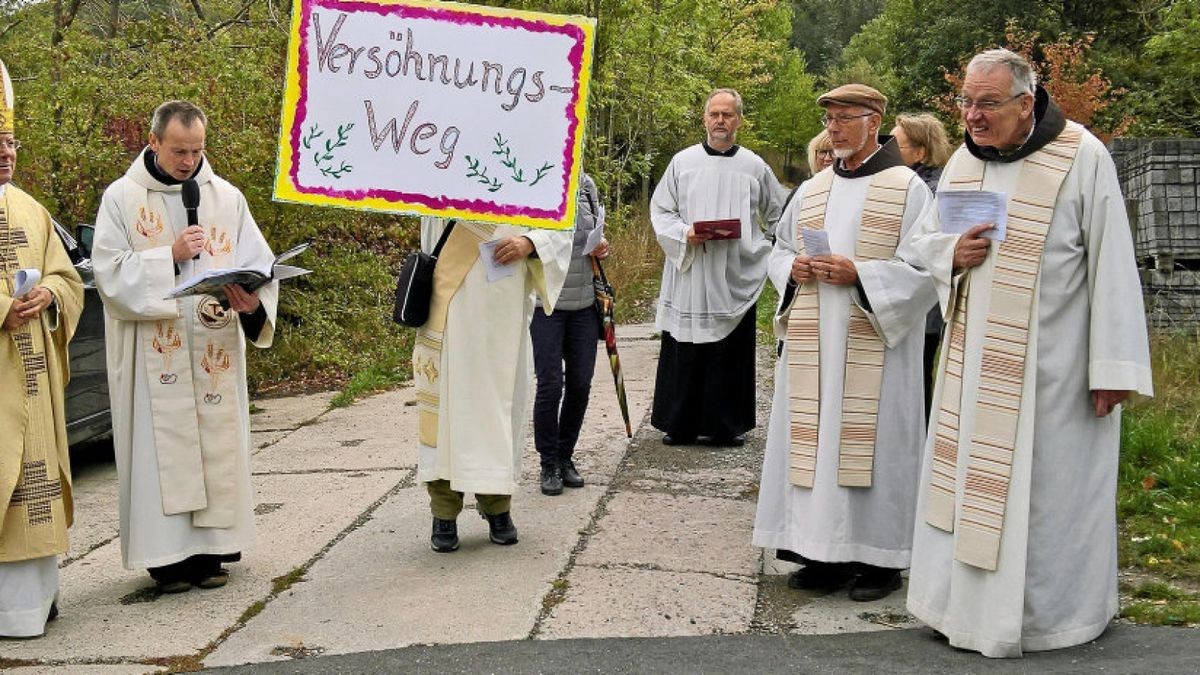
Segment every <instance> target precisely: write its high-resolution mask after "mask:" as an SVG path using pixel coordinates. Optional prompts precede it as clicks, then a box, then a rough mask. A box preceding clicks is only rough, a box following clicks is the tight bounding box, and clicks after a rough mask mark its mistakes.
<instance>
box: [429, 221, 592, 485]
mask: <svg viewBox="0 0 1200 675" xmlns="http://www.w3.org/2000/svg"><path fill="white" fill-rule="evenodd" d="M444 225H445V221H444V220H442V219H440V218H422V219H421V248H422V250H424V251H432V250H433V247H434V244H435V243H436V242H437V240H438V237H439V236H440V235H441V233H442V230H443V228H444ZM464 225H465V224H464V223H462V222H459V223H458V224H457V225H455V227H456V228H457V227H463V226H464ZM518 235H523V236H525V237H528V238H529V240H530V241H531V242H533V246H534V250H535V252H536V257H533V256H531V257H528V258H526V259H525V260H524V261H522V262H519V263H514V265H515V266H516V270H515V271H514V273H513V274H511V275H509V276H506V277H504V278H502V279H497V280H496V281H493V282H489V281H488V280H487V270H486V266H485V261H484V260H483V259H482V258H476V259H475V262H474V264H472V265H471V267H470V269H469V270H468V271H467V273H466V277H465V278H464V279H463V281H462V284H461V285H460V286H459V287H458V289H457V291H455V293H454V296H453V297H452V298H451V300H450V304H449V310H448V312H447V315H446V325H445V328H444V330H443V332H442V338H441V339H442V349H441V357H440V362H439V365H440V367H439V368H437V373H438V375H437V382H438V386H437V389H438V401H439V405H438V407H437V413H438V417H437V445H436V446H432V445H427V444H425V443H422V442H420V441H418V444H417V445H418V451H419V458H418V466H417V478H418V480H420V481H421V482H426V483H427V482H430V481H435V480H448V481H450V488H451V489H452V490H456V491H458V492H470V493H474V494H485V495H511V494H513V493H514V492H515V491H516V485H517V479H518V477H519V476H520V468H521V466H520V465H521V453H522V452H523V451H524V449H525V434H526V429H527V427H528V426H529V393H530V389H531V387H530V384H531V380H532V378H533V347H532V345H531V344H530V339H529V321H530V319H531V318H532V316H533V311H534V307H533V292H534V291H535V290H536V291H537V292H538V295H539V296H540V297H541V299H542V303H543V311H545V312H546V313H547V314H549V313H550V312H552V311H553V310H554V303H555V302H556V301H557V300H558V294H559V291H560V290H562V284H563V280H564V279H565V278H566V273H567V265H568V263H569V262H570V259H571V239H572V233H571V231H570V230H565V231H556V230H537V229H529V228H524V227H512V226H505V225H501V226H497V227H496V228H495V231H494V232H493V233H492V235H491V236H490V238H489V239H490V240H498V239H505V238H507V237H512V236H518Z"/></svg>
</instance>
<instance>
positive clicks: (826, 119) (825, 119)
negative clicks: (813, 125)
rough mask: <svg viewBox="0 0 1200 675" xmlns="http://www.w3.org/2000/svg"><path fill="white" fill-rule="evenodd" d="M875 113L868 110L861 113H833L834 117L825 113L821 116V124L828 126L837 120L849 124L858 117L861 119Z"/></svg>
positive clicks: (839, 122)
mask: <svg viewBox="0 0 1200 675" xmlns="http://www.w3.org/2000/svg"><path fill="white" fill-rule="evenodd" d="M874 114H875V113H873V112H867V113H863V114H861V115H833V116H832V117H831V116H829V115H824V116H822V117H821V126H823V127H828V126H830V125H832V124H833V123H834V122H837V123H838V124H839V125H841V124H849V123H851V122H853V121H854V120H856V119H859V118H861V117H870V116H871V115H874Z"/></svg>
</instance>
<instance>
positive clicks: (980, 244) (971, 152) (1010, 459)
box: [900, 50, 1152, 657]
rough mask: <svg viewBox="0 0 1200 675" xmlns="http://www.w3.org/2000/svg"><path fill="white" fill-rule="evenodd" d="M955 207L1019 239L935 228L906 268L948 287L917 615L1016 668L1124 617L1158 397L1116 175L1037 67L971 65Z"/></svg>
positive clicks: (1004, 54) (953, 162)
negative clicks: (1124, 466) (1135, 510)
mask: <svg viewBox="0 0 1200 675" xmlns="http://www.w3.org/2000/svg"><path fill="white" fill-rule="evenodd" d="M957 100H958V104H959V107H961V108H962V110H963V112H964V121H965V123H966V132H967V135H966V143H965V145H964V146H963V147H960V148H959V149H958V150H957V151H956V152H955V154H954V155H953V157H952V158H951V159H950V162H949V163H948V164H947V165H946V169H945V171H944V172H943V173H942V177H941V182H940V186H939V189H938V199H939V200H940V199H944V198H945V195H947V194H951V193H952V191H955V190H985V191H994V192H999V193H1003V194H1004V195H1006V196H1007V207H1006V208H1007V227H1006V232H1005V233H1004V238H1003V240H999V241H992V240H990V239H988V238H986V236H987V235H988V234H989V233H992V232H994V228H993V227H992V224H990V223H981V224H979V225H978V226H975V227H973V228H971V229H969V230H967V231H966V232H965V233H963V234H951V233H944V232H941V229H942V228H941V226H940V222H939V218H938V217H937V216H938V214H937V213H936V212H935V213H933V214H932V215H931V217H930V218H929V219H927V220H925V221H924V222H923V231H922V234H921V236H920V237H919V238H917V239H916V240H915V241H914V244H913V246H912V247H911V248H909V249H905V250H902V251H901V252H900V254H901V256H902V257H903V258H904V259H906V260H908V261H909V262H911V263H912V264H913V265H914V266H917V267H921V268H923V269H927V270H928V271H929V272H930V273H931V274H932V275H933V278H934V279H935V281H936V283H937V289H938V293H939V295H940V301H941V306H942V309H943V315H944V316H945V318H946V322H947V330H946V337H945V338H944V340H943V342H942V353H941V358H940V364H939V373H940V377H939V381H938V385H937V387H936V389H935V391H934V398H933V413H932V416H931V419H930V425H931V426H930V438H929V440H928V443H927V445H926V449H925V457H924V463H923V465H922V476H921V493H920V498H919V499H918V502H917V514H916V516H917V524H916V530H915V533H914V540H913V561H912V569H911V572H910V579H909V591H908V608H909V611H911V612H912V613H913V615H915V616H916V617H917V618H918V619H920V620H921V621H924V622H925V623H927V624H928V625H929V626H931V627H933V628H934V629H935V630H937V631H938V632H940V633H941V634H943V635H944V636H946V638H947V639H948V640H949V642H950V644H951V645H952V646H955V647H958V648H961V649H969V650H974V651H978V652H981V653H982V654H984V655H985V656H990V657H1018V656H1021V654H1022V653H1023V652H1025V651H1040V650H1046V649H1057V648H1061V647H1068V646H1071V645H1077V644H1081V643H1084V642H1087V641H1089V640H1092V639H1093V638H1095V637H1097V636H1098V635H1100V634H1101V633H1102V632H1103V631H1104V629H1105V627H1106V626H1107V625H1108V622H1109V620H1110V619H1112V617H1113V616H1115V615H1116V613H1117V610H1118V606H1117V541H1116V535H1117V528H1116V513H1115V509H1116V505H1115V503H1116V483H1117V458H1118V450H1119V445H1120V410H1119V405H1120V403H1121V402H1122V401H1124V400H1126V398H1127V397H1128V396H1129V395H1130V393H1131V392H1138V393H1141V394H1143V395H1151V394H1152V385H1151V378H1150V366H1149V348H1148V340H1147V336H1146V325H1145V317H1144V315H1143V307H1142V296H1141V286H1140V283H1139V279H1138V272H1137V268H1136V265H1135V262H1134V256H1133V244H1132V237H1131V234H1130V229H1129V223H1128V220H1127V219H1126V215H1125V205H1124V202H1123V201H1122V198H1121V191H1120V186H1119V184H1118V181H1117V173H1116V170H1115V168H1114V165H1113V162H1112V159H1111V158H1110V157H1109V154H1108V152H1107V151H1106V150H1105V148H1104V145H1103V144H1102V143H1101V142H1100V141H1099V140H1097V139H1096V138H1095V137H1094V136H1092V134H1090V133H1088V131H1087V130H1086V129H1084V128H1083V127H1082V126H1080V125H1078V124H1076V123H1074V122H1071V121H1069V120H1067V119H1066V118H1065V117H1064V115H1063V113H1062V111H1061V110H1060V109H1059V108H1058V106H1057V105H1055V103H1054V101H1053V100H1051V99H1050V97H1049V96H1048V95H1047V94H1046V92H1045V90H1044V89H1042V88H1040V87H1037V86H1036V78H1035V75H1034V73H1033V71H1032V69H1031V68H1030V65H1029V63H1028V62H1026V61H1025V59H1023V58H1021V57H1020V56H1018V55H1016V54H1014V53H1012V52H1009V51H1007V50H990V51H986V52H983V53H981V54H979V55H977V56H976V57H975V58H974V59H972V60H971V62H970V63H969V64H968V66H967V69H966V78H965V80H964V82H963V86H962V91H961V95H960V96H959V97H958V99H957Z"/></svg>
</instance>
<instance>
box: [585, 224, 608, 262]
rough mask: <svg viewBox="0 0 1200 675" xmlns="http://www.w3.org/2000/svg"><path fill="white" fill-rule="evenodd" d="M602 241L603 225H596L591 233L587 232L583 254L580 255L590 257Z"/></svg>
mask: <svg viewBox="0 0 1200 675" xmlns="http://www.w3.org/2000/svg"><path fill="white" fill-rule="evenodd" d="M601 239H604V225H603V224H600V225H597V226H596V227H595V228H594V229H593V230H592V231H591V232H588V236H587V242H586V243H584V245H583V253H582V254H581V255H591V254H592V251H595V250H596V247H597V246H599V245H600V240H601Z"/></svg>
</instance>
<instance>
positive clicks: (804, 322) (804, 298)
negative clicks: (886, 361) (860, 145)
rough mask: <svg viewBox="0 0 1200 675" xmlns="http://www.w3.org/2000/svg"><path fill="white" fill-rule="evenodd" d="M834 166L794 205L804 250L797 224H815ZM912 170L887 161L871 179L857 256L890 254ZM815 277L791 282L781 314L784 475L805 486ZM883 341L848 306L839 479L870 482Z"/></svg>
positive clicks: (810, 477) (812, 450) (816, 358)
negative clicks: (786, 423) (786, 421)
mask: <svg viewBox="0 0 1200 675" xmlns="http://www.w3.org/2000/svg"><path fill="white" fill-rule="evenodd" d="M833 176H834V174H833V171H830V170H827V171H822V172H821V173H818V174H817V175H816V176H814V177H813V179H812V181H811V183H812V184H811V185H810V187H809V188H808V189H807V190H806V191H805V195H804V201H802V202H801V204H800V214H799V217H798V218H797V220H796V243H797V246H798V248H799V250H800V253H801V255H803V254H804V240H803V238H802V237H801V236H800V230H802V229H822V228H823V227H824V225H825V210H826V207H827V205H828V202H829V194H830V191H831V189H832V185H833ZM911 177H912V173H911V172H910V171H909V170H908V169H907V168H905V167H893V168H891V169H887V170H884V171H881V172H879V173H877V174H875V175H874V176H872V177H871V178H870V181H871V183H870V185H869V187H868V188H867V196H866V202H865V203H864V205H863V212H862V219H861V221H860V223H859V230H858V242H857V244H856V245H855V250H854V257H855V259H856V260H881V259H886V258H890V257H892V255H893V254H894V253H895V251H896V245H897V243H898V242H899V239H900V227H901V225H902V223H903V216H904V206H905V202H906V200H907V198H908V184H909V180H910V179H911ZM818 288H819V282H817V281H810V282H808V283H805V284H802V285H800V286H799V287H798V288H797V289H796V295H795V298H794V299H793V302H792V306H791V309H790V311H789V314H788V321H787V344H788V397H789V402H788V410H789V413H790V427H789V436H790V441H791V442H790V453H789V455H790V462H789V470H788V479H789V481H790V482H791V483H792V484H793V485H797V486H799V487H806V488H811V487H812V486H813V481H814V479H815V476H816V465H817V447H818V429H819V427H820V424H819V422H820V391H821V381H820V366H821V359H820V343H821V340H820V305H819V301H818V298H819V293H818ZM883 356H884V344H883V340H882V339H880V337H879V335H878V334H876V332H875V329H874V327H873V326H872V325H871V322H870V320H869V319H868V318H867V315H866V314H865V313H864V312H863V311H862V310H861V309H859V308H858V307H857V306H856V305H854V304H851V306H850V320H849V325H848V330H847V336H846V354H845V362H846V370H845V380H844V389H843V393H842V420H841V437H840V441H839V444H838V485H840V486H842V487H871V474H872V471H873V469H874V463H875V432H876V428H877V426H878V425H877V420H878V417H879V394H880V389H881V387H882V384H883Z"/></svg>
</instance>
